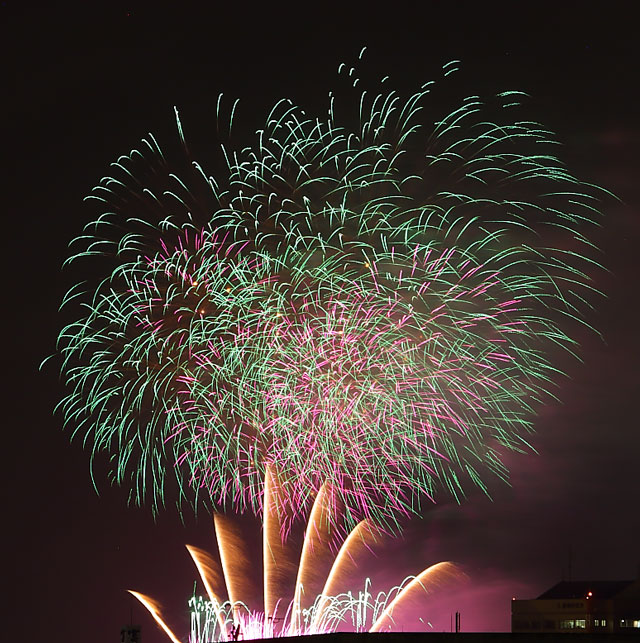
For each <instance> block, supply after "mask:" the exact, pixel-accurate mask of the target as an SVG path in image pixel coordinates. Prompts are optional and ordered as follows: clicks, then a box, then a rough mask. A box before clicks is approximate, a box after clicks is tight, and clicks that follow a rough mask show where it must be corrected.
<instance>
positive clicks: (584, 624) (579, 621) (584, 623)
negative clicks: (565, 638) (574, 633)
mask: <svg viewBox="0 0 640 643" xmlns="http://www.w3.org/2000/svg"><path fill="white" fill-rule="evenodd" d="M576 627H578V628H580V629H584V628H585V627H587V621H586V619H584V618H577V619H576Z"/></svg>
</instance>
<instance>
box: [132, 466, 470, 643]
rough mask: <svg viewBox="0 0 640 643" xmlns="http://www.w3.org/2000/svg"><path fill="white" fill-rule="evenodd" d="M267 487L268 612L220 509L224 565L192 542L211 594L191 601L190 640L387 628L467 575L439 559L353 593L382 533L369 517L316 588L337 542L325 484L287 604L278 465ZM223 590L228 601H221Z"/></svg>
mask: <svg viewBox="0 0 640 643" xmlns="http://www.w3.org/2000/svg"><path fill="white" fill-rule="evenodd" d="M265 486H266V488H265V496H264V497H265V501H264V502H265V511H264V525H263V530H264V532H263V554H264V561H263V564H264V568H263V576H264V579H263V583H264V585H263V587H264V611H257V612H255V611H251V610H250V609H249V607H248V606H247V604H246V602H245V599H246V598H248V597H250V596H252V595H253V591H252V589H251V582H250V581H251V578H252V577H253V576H254V575H255V573H254V570H253V568H252V566H251V565H250V564H249V562H248V557H247V555H246V553H245V552H246V547H245V545H244V543H243V541H242V537H241V534H240V531H239V529H238V528H237V527H236V526H235V525H234V524H233V523H232V521H231V520H229V519H228V518H225V517H224V516H220V515H216V516H214V526H215V533H216V539H217V543H218V554H219V557H220V563H221V564H220V565H218V563H217V561H216V560H214V558H213V557H211V556H210V555H209V554H208V553H207V552H205V551H203V550H201V549H198V548H196V547H193V546H190V545H187V549H188V551H189V553H190V554H191V557H192V559H193V561H194V563H195V565H196V568H197V569H198V573H199V575H200V578H201V579H202V583H203V585H204V587H205V590H206V593H207V596H208V600H206V599H203V598H202V597H195V596H194V597H193V598H192V599H191V600H190V602H189V606H190V609H191V634H190V638H189V641H190V643H204V642H205V641H206V642H210V641H228V640H231V639H232V638H233V639H235V638H237V637H239V636H241V637H242V638H243V639H245V640H249V639H260V638H273V637H280V636H300V635H307V634H320V633H330V632H335V631H337V630H338V628H345V627H346V628H349V629H352V630H354V631H357V632H367V631H370V632H379V631H382V630H388V629H391V628H393V627H394V625H395V623H396V621H395V620H394V618H393V615H394V612H396V614H397V612H398V610H400V608H402V606H403V605H407V604H409V603H410V602H412V601H415V600H417V599H419V598H421V597H425V596H430V595H432V594H433V593H434V591H435V590H438V589H441V588H443V587H444V586H450V585H452V584H454V583H457V582H460V581H463V580H465V579H466V576H465V575H464V574H463V573H462V572H461V571H460V570H459V568H458V567H457V566H456V565H454V564H453V563H450V562H441V563H438V564H436V565H433V566H431V567H428V568H427V569H425V570H424V571H422V572H421V573H420V574H419V575H418V576H415V577H408V578H407V579H405V581H403V583H401V584H400V585H399V586H397V587H394V588H392V589H391V590H390V591H389V592H387V593H383V592H381V593H379V594H378V595H377V596H376V597H375V598H373V596H372V594H371V593H370V591H369V588H370V583H371V582H370V580H369V579H366V580H365V582H364V586H363V588H362V589H361V590H359V591H358V592H357V593H354V592H353V591H352V588H351V587H350V584H351V583H353V578H354V577H357V575H358V569H359V563H360V562H361V558H362V556H363V554H365V553H366V552H367V551H370V550H371V547H372V546H373V545H374V544H376V543H378V542H379V541H380V538H381V532H380V531H379V530H378V529H376V528H375V527H374V526H373V525H372V524H371V523H370V522H369V521H367V520H363V521H362V522H360V523H359V524H358V525H357V526H356V527H355V529H353V530H352V531H351V532H350V533H349V534H348V535H347V536H346V538H345V539H344V541H343V542H342V545H341V547H340V549H339V551H338V553H337V554H336V555H335V558H334V560H333V563H332V565H331V568H330V570H329V573H328V574H327V576H326V578H325V579H324V584H323V586H322V591H321V592H320V593H319V594H315V593H314V592H313V591H310V590H311V588H312V587H314V586H318V587H319V586H320V585H321V584H322V580H323V579H322V577H321V574H320V571H319V570H320V569H321V568H322V566H323V565H322V563H323V561H324V560H325V559H326V557H327V554H328V553H329V552H330V551H331V549H332V543H333V542H334V541H333V537H332V530H331V526H332V525H335V521H334V520H333V519H334V518H335V516H333V515H332V512H333V511H335V503H334V501H333V498H332V489H331V486H330V485H328V484H324V485H322V487H321V489H320V492H319V493H318V495H317V497H316V499H315V502H314V505H313V508H312V510H311V513H310V515H309V518H308V522H307V526H306V530H305V536H304V541H303V544H302V551H301V554H300V561H299V565H298V570H297V574H296V578H295V585H294V588H293V599H292V600H291V601H290V602H286V601H285V600H283V597H284V596H286V595H287V593H288V591H287V581H288V576H289V572H290V571H291V567H292V566H291V563H290V562H289V556H288V551H287V547H286V545H285V538H284V532H283V530H282V529H283V524H285V521H283V519H282V514H281V505H280V503H279V501H278V486H277V478H276V476H275V475H273V472H272V471H271V472H269V474H268V476H267V482H266V485H265ZM220 567H221V568H222V569H220ZM223 586H224V587H223ZM305 590H306V591H305ZM132 594H133V595H134V596H136V598H138V600H140V602H141V603H142V604H143V605H145V607H146V608H147V609H148V610H149V612H150V613H151V615H152V616H153V618H154V619H155V620H156V622H157V623H158V624H159V625H160V627H162V629H163V630H164V631H165V632H166V633H167V635H168V636H169V638H170V639H171V640H172V641H173V643H179V642H178V639H177V638H176V637H175V635H174V634H173V633H172V632H171V630H170V629H169V628H168V627H167V625H166V624H165V623H164V621H163V620H162V617H161V616H160V611H159V607H158V605H157V604H156V603H155V602H153V601H152V599H149V598H148V597H145V596H143V595H142V594H138V593H137V592H132ZM224 595H226V597H227V600H222V597H223V596H224Z"/></svg>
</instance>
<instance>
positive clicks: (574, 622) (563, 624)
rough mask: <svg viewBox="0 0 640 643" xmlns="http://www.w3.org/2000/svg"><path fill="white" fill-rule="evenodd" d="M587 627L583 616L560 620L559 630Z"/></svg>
mask: <svg viewBox="0 0 640 643" xmlns="http://www.w3.org/2000/svg"><path fill="white" fill-rule="evenodd" d="M586 627H587V621H586V619H584V618H569V619H565V620H564V621H560V629H561V630H573V629H578V630H584V629H585V628H586Z"/></svg>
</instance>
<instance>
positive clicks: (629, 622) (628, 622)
mask: <svg viewBox="0 0 640 643" xmlns="http://www.w3.org/2000/svg"><path fill="white" fill-rule="evenodd" d="M620 627H637V628H640V619H638V620H636V619H632V618H622V619H620Z"/></svg>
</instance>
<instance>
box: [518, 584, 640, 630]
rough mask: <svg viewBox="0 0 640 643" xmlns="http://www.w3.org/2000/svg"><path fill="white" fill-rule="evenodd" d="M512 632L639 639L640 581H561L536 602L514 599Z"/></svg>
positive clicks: (535, 600) (534, 600)
mask: <svg viewBox="0 0 640 643" xmlns="http://www.w3.org/2000/svg"><path fill="white" fill-rule="evenodd" d="M511 631H512V632H518V633H523V632H530V633H531V632H540V633H542V632H561V633H574V634H578V633H589V632H591V633H602V634H604V633H620V634H623V633H629V634H636V635H640V580H635V581H562V582H561V583H558V584H557V585H554V586H553V587H552V588H551V589H549V590H547V591H546V592H544V594H541V595H540V596H538V598H536V599H533V600H529V601H521V600H515V599H514V600H513V601H511Z"/></svg>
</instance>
